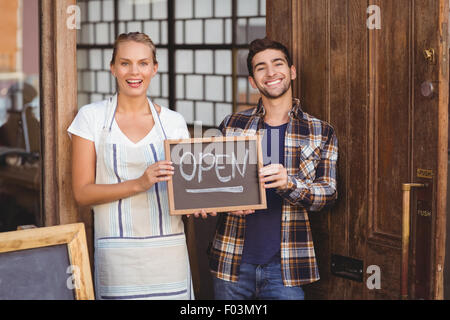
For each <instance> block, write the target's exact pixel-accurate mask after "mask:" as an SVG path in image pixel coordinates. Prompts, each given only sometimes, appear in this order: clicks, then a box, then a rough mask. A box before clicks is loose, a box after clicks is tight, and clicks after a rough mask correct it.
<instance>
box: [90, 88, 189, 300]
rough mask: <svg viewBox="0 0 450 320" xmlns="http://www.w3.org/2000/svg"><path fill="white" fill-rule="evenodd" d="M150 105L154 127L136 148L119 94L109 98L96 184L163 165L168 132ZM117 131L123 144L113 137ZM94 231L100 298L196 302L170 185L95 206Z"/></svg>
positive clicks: (100, 142)
mask: <svg viewBox="0 0 450 320" xmlns="http://www.w3.org/2000/svg"><path fill="white" fill-rule="evenodd" d="M149 105H150V109H151V112H152V115H153V119H154V122H155V124H154V126H153V128H152V130H151V131H150V133H149V134H148V135H147V136H146V137H145V138H144V139H145V144H142V143H140V142H139V143H136V144H134V143H133V142H131V141H130V140H129V139H128V138H126V139H125V137H126V136H125V135H124V134H123V133H122V132H121V131H120V128H119V127H118V125H117V123H116V122H115V121H114V116H115V112H116V107H117V95H114V96H113V97H111V98H110V99H109V101H108V107H107V111H106V114H105V122H104V125H103V130H102V134H101V136H100V140H99V143H98V144H97V146H98V147H97V149H98V150H97V168H96V169H97V171H96V180H95V181H96V183H97V184H113V183H119V182H123V181H126V180H130V179H136V178H139V177H140V176H142V174H143V173H144V171H145V170H146V169H147V167H148V166H149V165H151V164H152V163H154V162H157V161H160V160H164V158H165V157H164V147H163V141H164V139H165V138H166V133H165V131H164V128H163V127H162V123H161V120H160V118H159V115H158V113H157V111H156V109H155V107H154V105H153V103H152V102H151V101H150V100H149ZM113 127H114V130H116V132H117V134H116V135H123V136H122V138H123V139H117V138H113V135H112V134H111V130H112V129H113ZM127 139H128V141H127ZM144 139H143V140H144ZM143 140H142V141H143ZM124 142H125V143H124ZM126 142H127V143H126ZM94 228H95V229H94V230H95V272H94V273H95V284H96V286H95V287H96V289H95V291H96V298H97V299H177V300H180V299H193V298H194V297H193V290H192V281H191V272H190V269H189V259H188V252H187V246H186V239H185V235H184V226H183V222H182V219H181V217H180V216H170V215H169V208H168V198H167V189H166V183H165V182H163V183H157V184H155V185H154V186H153V187H152V188H150V189H149V190H148V191H147V192H142V193H139V194H136V195H134V196H132V197H128V198H124V199H120V200H118V201H114V202H111V203H107V204H102V205H97V206H94Z"/></svg>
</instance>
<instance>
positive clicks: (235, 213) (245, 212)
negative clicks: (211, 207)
mask: <svg viewBox="0 0 450 320" xmlns="http://www.w3.org/2000/svg"><path fill="white" fill-rule="evenodd" d="M252 213H255V210H237V211H231V212H228V214H230V215H233V216H246V215H249V214H252Z"/></svg>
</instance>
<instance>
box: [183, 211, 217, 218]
mask: <svg viewBox="0 0 450 320" xmlns="http://www.w3.org/2000/svg"><path fill="white" fill-rule="evenodd" d="M208 214H209V215H210V216H212V217H215V216H217V212H214V211H212V212H206V210H205V209H201V210H200V211H197V212H194V217H196V218H199V217H200V216H201V217H202V218H203V219H206V218H207V217H208ZM190 216H191V215H190V214H187V215H186V217H188V218H189V217H190Z"/></svg>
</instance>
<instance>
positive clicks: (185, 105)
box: [176, 101, 194, 123]
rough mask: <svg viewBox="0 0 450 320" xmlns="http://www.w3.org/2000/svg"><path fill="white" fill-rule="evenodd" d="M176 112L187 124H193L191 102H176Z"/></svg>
mask: <svg viewBox="0 0 450 320" xmlns="http://www.w3.org/2000/svg"><path fill="white" fill-rule="evenodd" d="M176 110H177V112H179V113H181V115H182V116H183V117H184V120H186V122H187V123H193V122H194V103H193V102H192V101H177V108H176Z"/></svg>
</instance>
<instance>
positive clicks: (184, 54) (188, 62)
mask: <svg viewBox="0 0 450 320" xmlns="http://www.w3.org/2000/svg"><path fill="white" fill-rule="evenodd" d="M193 54H194V53H193V51H192V50H177V53H176V56H175V58H176V72H177V73H192V72H194V66H193V65H192V63H193Z"/></svg>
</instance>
